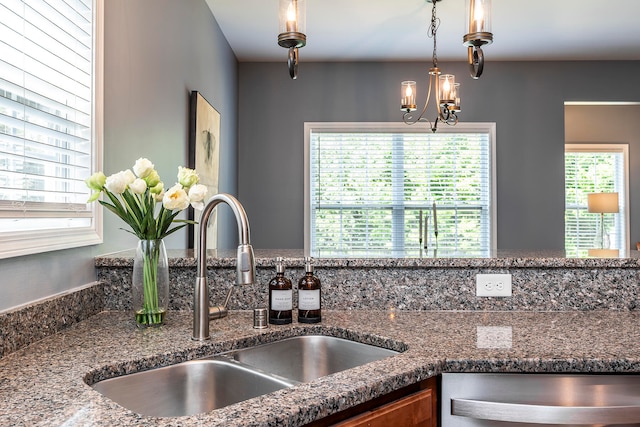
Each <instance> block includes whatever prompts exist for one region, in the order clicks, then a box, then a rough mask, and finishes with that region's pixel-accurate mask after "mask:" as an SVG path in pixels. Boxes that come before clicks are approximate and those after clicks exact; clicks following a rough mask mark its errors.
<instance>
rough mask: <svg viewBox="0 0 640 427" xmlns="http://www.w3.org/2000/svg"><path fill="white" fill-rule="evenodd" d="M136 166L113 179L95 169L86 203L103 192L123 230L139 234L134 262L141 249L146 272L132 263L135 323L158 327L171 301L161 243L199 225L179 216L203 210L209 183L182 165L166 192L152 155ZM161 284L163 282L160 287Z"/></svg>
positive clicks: (104, 203) (89, 180)
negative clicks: (189, 209) (138, 291)
mask: <svg viewBox="0 0 640 427" xmlns="http://www.w3.org/2000/svg"><path fill="white" fill-rule="evenodd" d="M132 169H133V171H132V170H131V169H127V170H125V171H120V172H118V173H115V174H113V175H111V176H109V177H107V176H105V174H104V173H102V172H96V173H95V174H93V175H92V176H91V177H89V178H88V179H87V180H86V181H85V183H86V184H87V187H89V188H90V189H91V190H92V192H93V194H92V195H91V197H90V198H89V200H88V201H87V203H90V202H94V201H96V200H98V198H99V197H100V195H101V194H102V193H104V194H105V195H106V196H107V199H108V200H98V201H99V202H100V204H101V205H102V206H104V207H105V208H107V209H108V210H110V211H111V212H113V213H114V214H116V215H117V216H118V217H120V218H121V219H122V220H123V221H124V222H125V223H126V224H127V225H128V226H129V227H130V229H124V230H125V231H128V232H129V233H132V234H135V235H136V236H138V238H139V239H140V243H139V245H138V249H137V254H136V261H137V259H138V253H141V256H140V258H142V264H143V265H142V270H141V271H142V273H141V274H139V269H137V266H136V261H134V274H133V283H132V286H133V290H134V295H133V305H134V310H135V312H136V321H137V323H138V325H145V326H148V325H157V324H162V323H164V315H165V312H166V308H167V305H168V267H166V255H165V256H164V258H165V260H164V262H163V263H164V265H165V269H164V270H163V271H161V272H160V273H159V268H158V267H159V262H161V257H160V254H161V251H162V253H163V254H164V245H163V244H161V241H162V239H163V238H164V237H166V236H168V235H169V234H171V233H174V232H176V231H178V230H180V229H181V228H183V227H185V226H186V225H187V224H195V221H190V220H184V219H176V217H177V216H178V214H179V213H180V212H181V211H183V210H184V209H186V208H187V207H189V205H191V206H193V207H194V208H195V209H202V208H203V207H204V202H203V201H204V198H205V196H206V195H207V187H206V186H204V185H202V184H199V183H198V181H199V178H198V174H197V173H196V171H195V170H193V169H189V168H184V167H181V166H180V167H178V182H177V183H176V184H175V185H174V186H173V187H171V188H169V189H168V190H165V188H164V184H163V183H162V181H161V180H160V176H159V175H158V172H157V171H156V170H155V167H154V165H153V163H151V162H150V161H149V160H148V159H145V158H140V159H138V160H137V161H136V163H135V165H134V166H133V168H132ZM158 204H159V205H160V207H159V209H158V208H157V205H158ZM172 225H173V227H172ZM161 263H162V262H161ZM139 276H141V278H142V284H141V285H142V286H141V288H142V291H143V292H142V295H141V297H140V298H139V297H138V296H137V294H136V289H137V288H138V285H137V282H138V281H139V280H138V278H137V277H139ZM164 276H166V278H165V277H164ZM165 282H166V283H165ZM159 283H160V284H161V286H162V289H160V291H159V289H158V285H159ZM138 300H140V302H139V303H138Z"/></svg>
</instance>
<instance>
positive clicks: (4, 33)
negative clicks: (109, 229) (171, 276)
mask: <svg viewBox="0 0 640 427" xmlns="http://www.w3.org/2000/svg"><path fill="white" fill-rule="evenodd" d="M94 1H95V0H3V1H2V2H1V3H0V239H1V241H2V244H4V247H2V244H0V257H6V256H12V255H22V254H26V253H34V252H40V251H45V250H53V249H60V248H64V247H72V246H79V245H84V244H92V243H98V242H99V241H100V236H99V231H97V227H96V220H95V218H94V209H93V205H87V204H86V200H87V198H88V194H89V193H88V190H87V188H86V186H85V184H84V179H86V178H87V177H88V176H90V175H91V173H92V171H93V169H94V168H95V166H96V165H97V161H98V154H97V151H98V141H96V139H97V138H98V137H97V136H96V135H97V134H98V132H97V129H96V127H97V125H96V119H97V118H96V117H95V116H96V111H97V102H98V101H97V97H98V94H97V88H98V87H99V86H100V80H99V74H98V71H99V66H98V65H99V62H100V61H99V56H98V53H99V49H100V46H99V43H98V40H97V36H98V32H99V31H97V29H98V17H99V15H98V11H100V13H101V9H102V6H101V3H99V6H96V5H97V4H98V2H95V3H96V4H94ZM100 31H101V28H100Z"/></svg>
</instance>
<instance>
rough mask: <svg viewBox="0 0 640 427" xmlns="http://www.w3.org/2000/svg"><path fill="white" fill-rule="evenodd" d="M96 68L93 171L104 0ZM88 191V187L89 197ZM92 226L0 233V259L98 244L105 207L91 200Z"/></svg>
mask: <svg viewBox="0 0 640 427" xmlns="http://www.w3.org/2000/svg"><path fill="white" fill-rule="evenodd" d="M92 3H93V4H92V6H93V11H92V12H93V32H94V36H93V43H92V54H93V67H92V85H93V90H92V99H91V103H92V105H91V112H92V118H91V125H92V129H91V140H92V141H91V142H92V159H91V166H92V171H91V173H93V172H95V171H97V170H101V169H102V158H103V154H102V153H103V126H104V0H92ZM88 197H89V190H87V198H88ZM88 209H89V211H90V212H91V219H92V221H91V225H90V226H88V227H78V228H70V229H60V228H58V229H40V230H32V231H17V232H3V233H0V259H4V258H11V257H17V256H23V255H31V254H37V253H44V252H50V251H55V250H63V249H70V248H76V247H82V246H89V245H96V244H100V243H102V242H103V215H102V207H101V205H99V204H98V203H92V204H91V205H90V206H89V207H88Z"/></svg>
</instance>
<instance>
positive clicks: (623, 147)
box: [564, 142, 631, 256]
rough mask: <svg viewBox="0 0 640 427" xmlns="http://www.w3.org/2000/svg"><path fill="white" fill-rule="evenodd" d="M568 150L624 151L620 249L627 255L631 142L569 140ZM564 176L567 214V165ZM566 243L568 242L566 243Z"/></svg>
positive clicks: (582, 151)
mask: <svg viewBox="0 0 640 427" xmlns="http://www.w3.org/2000/svg"><path fill="white" fill-rule="evenodd" d="M568 152H573V153H614V152H618V153H622V155H623V160H622V163H623V168H624V170H623V177H622V185H624V196H623V197H620V198H619V203H624V205H623V209H622V210H623V213H624V218H623V221H624V222H623V225H624V231H623V239H622V240H623V247H621V248H618V249H619V250H620V255H621V256H625V255H626V254H627V253H628V252H629V250H630V242H631V239H630V236H631V230H630V218H629V193H630V188H629V144H607V143H576V142H567V143H565V145H564V153H565V154H566V153H568ZM564 176H565V184H564V191H565V216H566V211H567V205H566V200H567V197H566V188H567V184H566V176H567V172H566V165H565V169H564ZM564 233H565V234H564V239H565V242H566V240H567V229H566V224H565V231H564ZM565 245H566V243H565ZM565 251H566V246H565Z"/></svg>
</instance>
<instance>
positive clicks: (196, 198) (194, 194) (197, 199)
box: [189, 184, 207, 210]
mask: <svg viewBox="0 0 640 427" xmlns="http://www.w3.org/2000/svg"><path fill="white" fill-rule="evenodd" d="M206 195H207V187H206V186H205V185H202V184H196V185H194V186H193V187H191V188H190V189H189V200H190V201H191V206H193V208H194V209H198V210H202V208H204V203H202V201H203V200H204V198H205V196H206Z"/></svg>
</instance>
